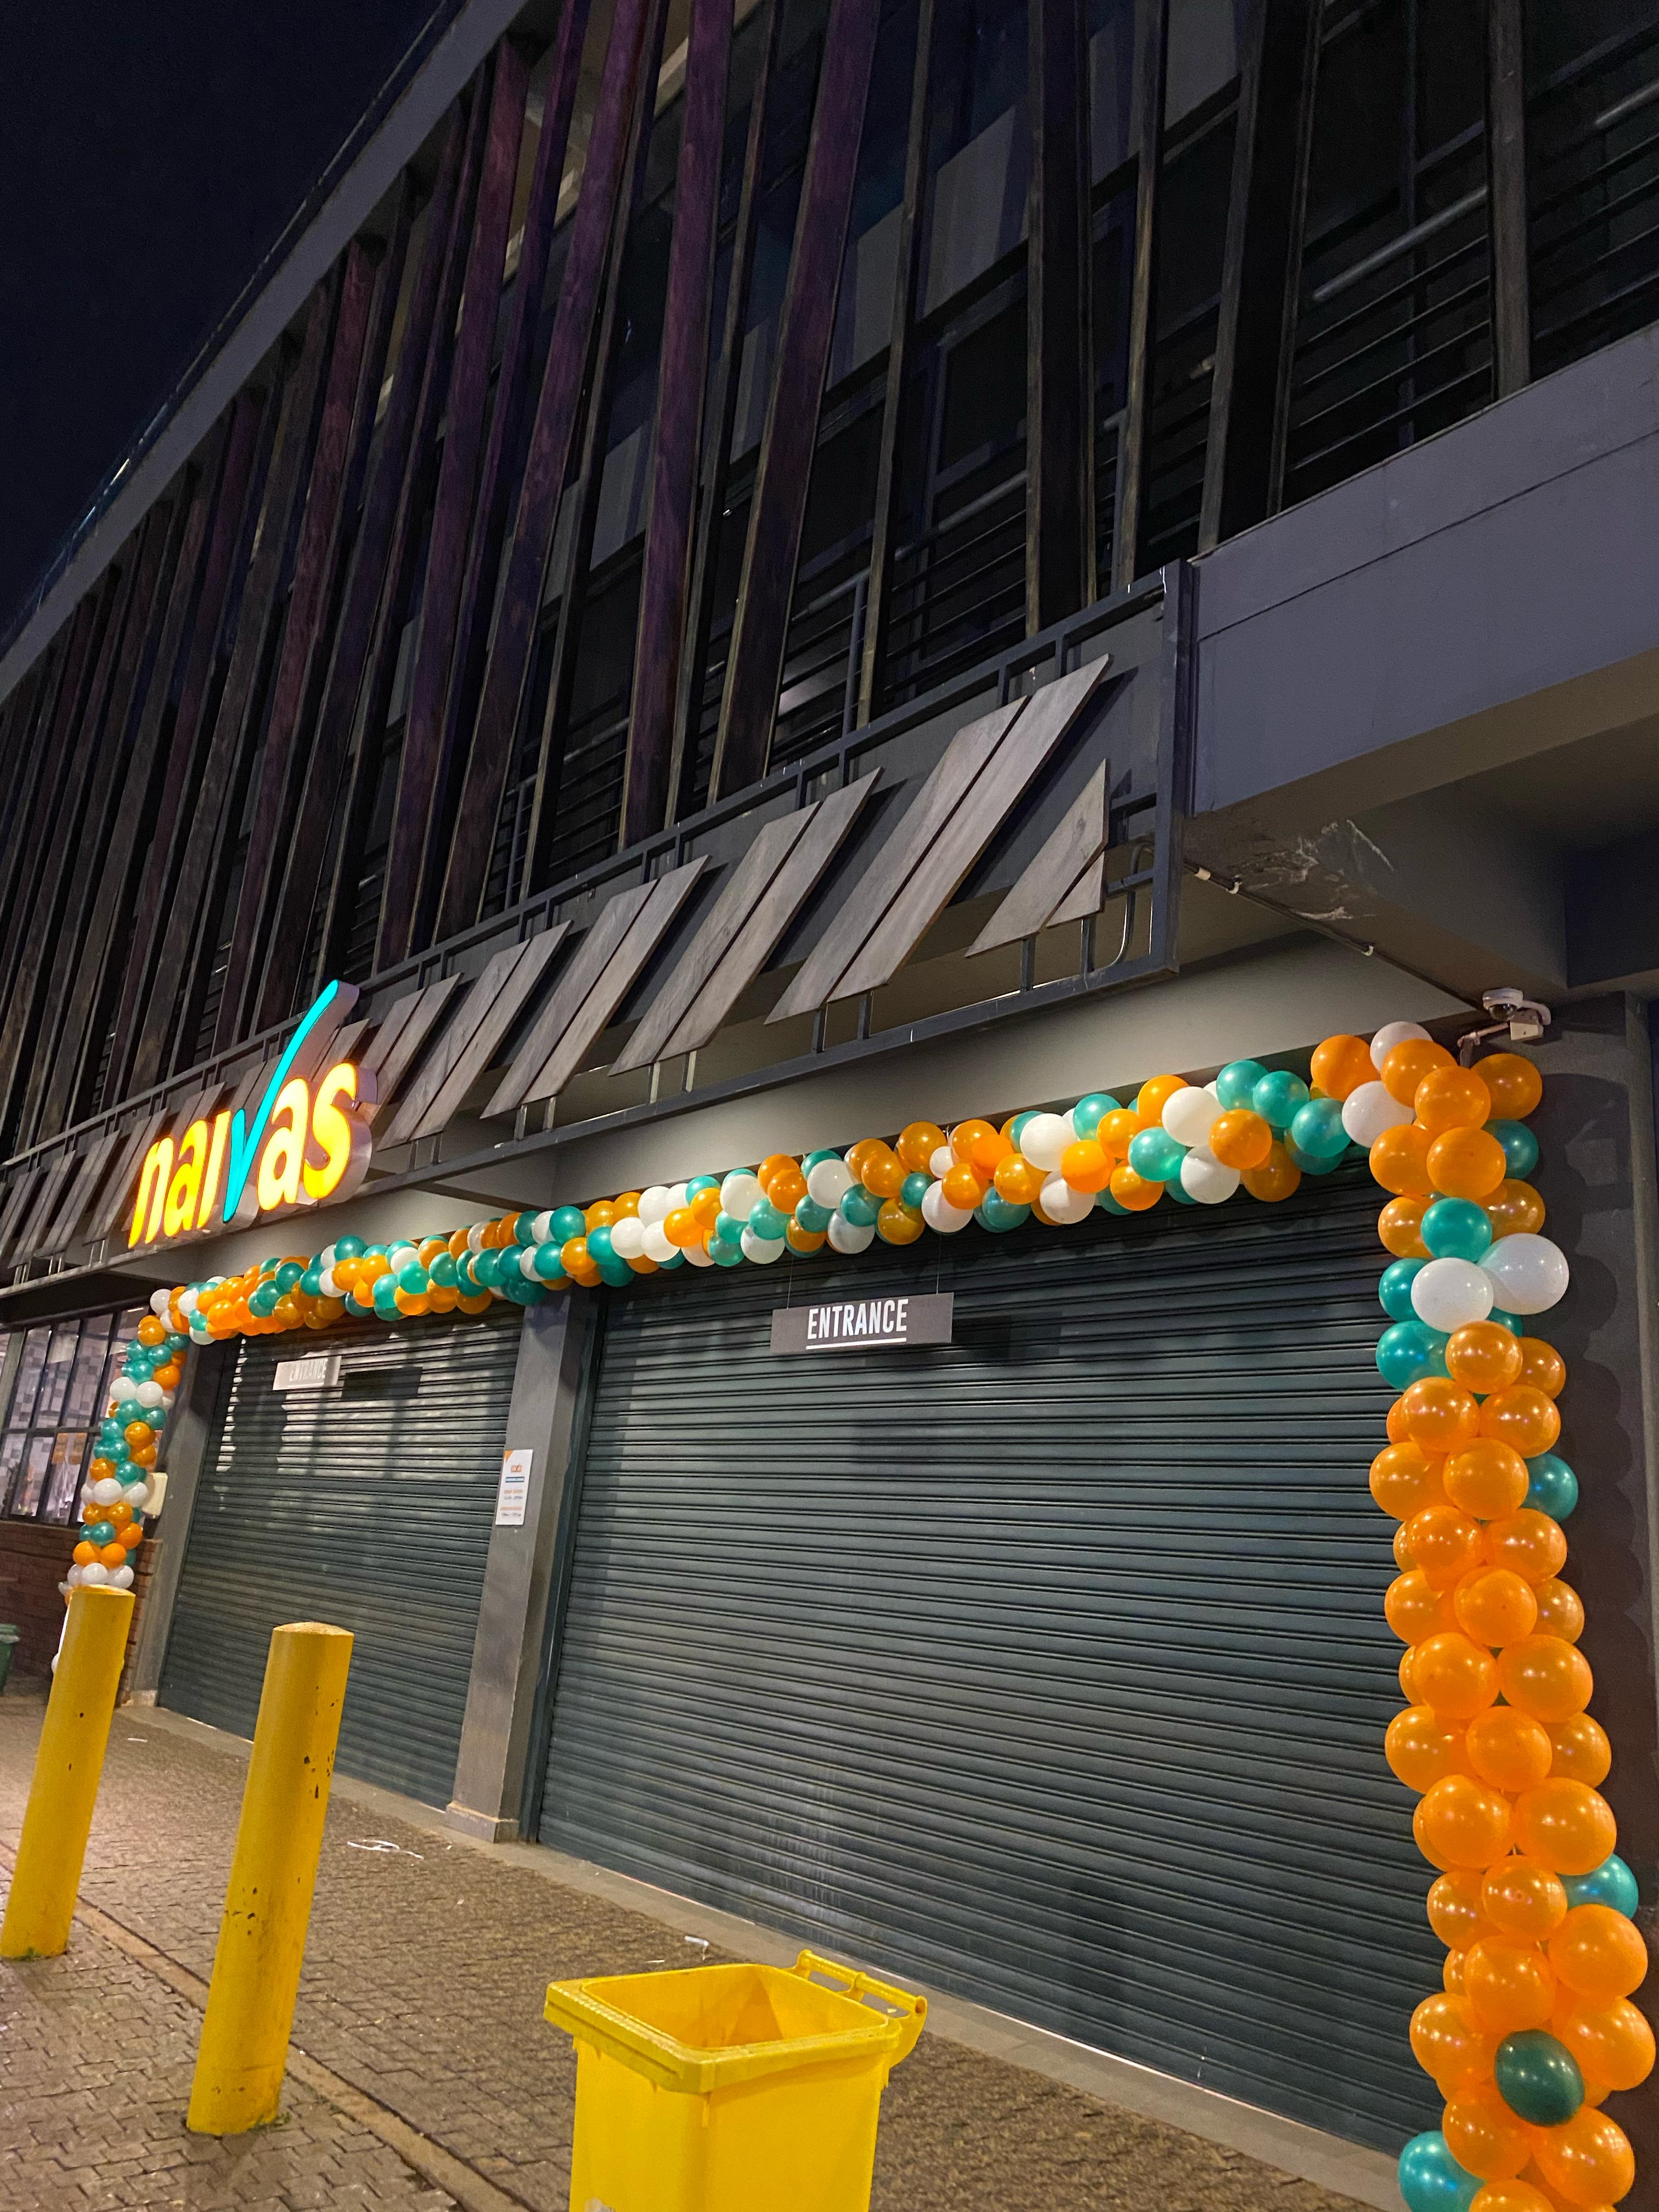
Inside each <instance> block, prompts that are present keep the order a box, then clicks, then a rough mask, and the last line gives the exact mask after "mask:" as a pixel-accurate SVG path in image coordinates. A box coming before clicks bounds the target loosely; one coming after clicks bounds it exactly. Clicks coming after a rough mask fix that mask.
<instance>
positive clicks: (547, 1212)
mask: <svg viewBox="0 0 1659 2212" xmlns="http://www.w3.org/2000/svg"><path fill="white" fill-rule="evenodd" d="M530 1226H531V1228H532V1231H534V1233H535V1237H536V1242H537V1243H538V1244H550V1243H552V1241H553V1209H552V1207H551V1206H545V1207H544V1208H543V1210H542V1212H539V1213H538V1215H537V1216H536V1218H535V1219H534V1220H533V1221H532V1223H531V1225H530Z"/></svg>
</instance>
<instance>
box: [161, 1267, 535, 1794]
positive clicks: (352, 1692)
mask: <svg viewBox="0 0 1659 2212" xmlns="http://www.w3.org/2000/svg"><path fill="white" fill-rule="evenodd" d="M518 1322H519V1315H518V1312H517V1310H516V1309H515V1310H513V1312H512V1313H510V1314H506V1315H504V1316H502V1317H501V1319H499V1320H497V1319H494V1318H491V1319H488V1320H482V1321H428V1322H406V1323H404V1325H403V1326H402V1327H400V1328H395V1329H392V1328H380V1327H377V1326H376V1325H374V1323H371V1322H365V1323H363V1324H362V1325H361V1326H360V1327H352V1328H337V1329H336V1330H333V1331H331V1333H330V1334H329V1336H328V1337H327V1338H326V1339H325V1340H317V1341H313V1340H312V1339H310V1338H306V1339H304V1340H299V1341H296V1340H295V1338H293V1337H292V1336H282V1337H263V1338H259V1337H256V1338H250V1339H249V1340H246V1342H245V1343H244V1344H243V1345H242V1346H241V1349H240V1354H239V1357H238V1359H237V1365H236V1375H235V1380H234V1383H233V1384H232V1387H231V1392H230V1401H229V1406H228V1411H227V1413H226V1415H225V1420H224V1425H223V1428H222V1435H221V1441H220V1445H219V1449H218V1454H217V1458H216V1462H215V1464H214V1466H213V1468H212V1471H211V1473H210V1474H208V1475H206V1476H205V1477H204V1480H203V1482H202V1486H201V1488H200V1491H199V1492H198V1494H197V1500H196V1510H195V1512H194V1514H193V1515H192V1516H191V1525H190V1540H189V1546H188V1549H187V1550H186V1553H185V1565H184V1571H183V1574H182V1576H181V1577H180V1580H179V1596H178V1602H177V1605H176V1607H175V1609H174V1612H173V1627H172V1632H171V1635H170V1637H169V1640H168V1644H167V1660H166V1663H165V1665H164V1667H163V1669H162V1674H161V1703H162V1704H163V1705H170V1706H172V1707H173V1709H174V1710H175V1711H179V1712H183V1713H190V1714H192V1715H193V1716H194V1717H196V1718H197V1720H202V1721H207V1722H210V1723H212V1725H213V1726H214V1727H216V1728H225V1729H234V1730H235V1731H236V1733H237V1734H238V1735H252V1732H253V1723H254V1720H255V1717H256V1716H257V1714H258V1709H259V1688H260V1684H261V1682H262V1680H263V1679H264V1665H265V1654H266V1650H267V1648H268V1646H269V1644H270V1632H271V1630H272V1629H273V1628H274V1627H276V1626H277V1625H278V1624H279V1623H281V1622H283V1621H289V1620H326V1621H330V1622H332V1623H333V1624H335V1625H336V1626H338V1627H341V1628H349V1629H350V1630H351V1631H352V1632H353V1634H354V1635H355V1636H356V1646H355V1648H354V1650H353V1652H352V1656H351V1673H350V1677H349V1682H348V1685H347V1688H346V1699H345V1711H344V1714H343V1719H342V1722H341V1727H340V1748H339V1756H338V1764H339V1767H340V1771H342V1773H345V1774H355V1775H358V1776H360V1777H361V1778H362V1779H363V1780H365V1781H368V1782H379V1783H382V1784H385V1785H386V1787H387V1788H389V1789H392V1790H404V1791H406V1792H408V1793H409V1795H410V1796H415V1797H420V1798H423V1799H425V1800H426V1801H427V1802H428V1803H431V1804H436V1805H442V1804H447V1802H448V1801H449V1797H450V1794H451V1789H452V1785H453V1781H454V1776H455V1755H456V1752H457V1749H458V1747H459V1743H460V1737H461V1721H462V1717H463V1716H464V1714H465V1710H466V1688H467V1680H468V1676H469V1675H470V1674H471V1666H472V1643H473V1637H474V1634H475V1632H476V1630H477V1620H478V1601H479V1598H480V1595H481V1594H482V1592H483V1574H484V1558H485V1554H486V1553H487V1552H488V1550H489V1532H490V1528H491V1525H492V1522H493V1520H494V1510H495V1488H496V1484H497V1482H498V1481H499V1480H500V1476H501V1449H502V1445H503V1443H504V1442H505V1439H506V1435H507V1403H508V1400H509V1398H510V1396H511V1395H512V1389H513V1366H514V1364H515V1361H516V1358H517V1353H518V1343H519V1328H518ZM322 1350H327V1351H335V1350H338V1351H339V1352H341V1354H342V1362H341V1373H340V1380H339V1381H338V1383H335V1384H333V1385H331V1387H330V1388H329V1389H323V1390H289V1391H279V1390H277V1389H276V1388H275V1387H274V1377H275V1371H276V1363H277V1361H278V1360H279V1359H283V1358H294V1357H295V1354H296V1352H310V1351H322ZM164 1525H165V1524H164Z"/></svg>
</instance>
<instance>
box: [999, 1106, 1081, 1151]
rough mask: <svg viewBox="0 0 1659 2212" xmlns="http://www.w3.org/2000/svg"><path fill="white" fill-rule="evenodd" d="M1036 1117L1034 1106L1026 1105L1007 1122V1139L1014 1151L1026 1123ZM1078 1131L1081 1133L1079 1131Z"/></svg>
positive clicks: (1017, 1148) (1017, 1146)
mask: <svg viewBox="0 0 1659 2212" xmlns="http://www.w3.org/2000/svg"><path fill="white" fill-rule="evenodd" d="M1032 1121H1036V1107H1035V1106H1028V1107H1027V1108H1026V1109H1025V1111H1024V1113H1023V1114H1016V1115H1015V1116H1014V1118H1013V1120H1012V1121H1011V1122H1010V1123H1009V1124H1008V1141H1009V1143H1010V1144H1011V1145H1012V1146H1013V1147H1014V1150H1015V1151H1016V1152H1018V1150H1019V1140H1020V1137H1021V1135H1022V1134H1023V1133H1024V1130H1025V1128H1026V1126H1027V1124H1028V1123H1030V1122H1032ZM1079 1134H1081V1132H1079Z"/></svg>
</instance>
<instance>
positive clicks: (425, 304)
mask: <svg viewBox="0 0 1659 2212" xmlns="http://www.w3.org/2000/svg"><path fill="white" fill-rule="evenodd" d="M465 137H466V119H465V115H464V114H463V113H462V112H461V110H460V109H459V107H458V108H456V109H455V110H454V111H453V112H452V114H451V116H450V120H449V128H448V130H447V132H446V134H445V139H444V147H443V152H442V155H441V161H440V165H439V170H438V180H437V183H436V184H435V186H434V188H433V193H432V198H431V200H430V202H429V203H428V209H427V234H426V240H425V242H424V244H423V246H422V251H421V263H420V267H419V269H418V270H417V271H416V277H415V283H414V284H413V286H412V288H411V290H410V300H409V313H408V317H407V319H406V321H405V323H404V334H403V344H402V347H401V349H399V352H398V365H397V368H395V369H394V370H393V372H392V391H391V394H390V396H389V398H387V400H386V415H385V418H384V420H383V421H382V422H381V423H380V435H379V438H378V441H377V443H376V447H375V452H374V461H373V465H372V466H371V468H370V471H369V477H368V493H367V495H366V497H365V499H364V501H363V512H362V520H361V521H360V522H359V524H358V526H357V535H356V544H354V545H353V547H352V552H351V565H350V569H349V574H348V575H347V578H346V585H345V596H344V599H343V604H342V605H341V609H340V618H339V622H338V623H337V626H336V629H335V635H334V645H333V653H332V656H331V659H330V662H329V666H328V675H327V678H326V680H325V684H324V685H323V689H322V697H321V701H320V703H319V707H318V710H317V714H316V720H315V731H316V735H315V738H314V740H313V745H312V749H311V769H310V773H309V775H307V778H306V781H305V787H304V791H303V793H302V794H301V800H300V805H299V809H298V812H297V815H296V817H295V826H294V832H293V835H292V836H291V838H290V839H289V849H288V854H287V867H286V870H285V872H284V875H283V886H282V890H281V892H280V893H279V895H278V896H277V898H276V902H275V911H274V913H273V915H272V917H271V924H270V931H269V933H268V938H267V945H266V957H265V972H264V981H263V984H262V986H261V990H260V999H259V1015H258V1021H257V1023H256V1024H255V1027H256V1028H258V1029H263V1028H264V1027H265V1026H266V1025H267V1024H269V1023H272V1022H277V1021H281V1020H282V1019H283V1018H284V1017H285V1016H286V1015H287V1014H288V1013H289V1012H290V1011H291V1007H292V1001H293V998H294V990H295V984H296V983H297V982H298V981H299V976H300V968H301V962H302V961H303V959H304V957H305V951H306V943H307V937H308V935H309V933H310V928H311V917H312V910H313V908H314V907H315V905H316V902H317V893H318V888H319V884H320V883H321V880H322V872H323V864H324V861H325V858H326V856H327V852H328V842H329V829H330V827H331V823H332V822H333V819H334V809H335V805H336V803H337V800H338V798H339V795H340V786H341V781H342V779H343V775H344V773H345V768H346V763H347V760H348V757H349V753H350V749H351V737H352V732H353V730H354V728H355V727H356V722H357V704H358V701H359V699H360V698H361V696H362V689H363V677H364V672H365V671H366V669H367V667H368V659H369V649H370V647H371V646H372V644H373V642H374V630H375V615H376V611H377V610H378V608H379V606H380V594H381V586H382V585H383V583H384V582H385V580H386V562H387V557H388V555H389V553H390V550H391V546H392V532H393V530H394V528H395V526H396V524H397V520H398V508H399V504H400V501H401V497H402V494H403V489H404V477H405V474H406V473H407V471H408V469H409V467H410V461H411V447H412V439H413V434H414V430H415V421H416V412H417V410H418V409H419V406H420V401H421V394H422V389H423V387H424V385H425V381H426V366H427V356H428V352H429V350H430V349H431V344H432V332H433V325H434V322H435V318H436V314H437V308H438V289H439V285H440V283H441V279H442V275H443V266H444V259H445V255H446V252H447V246H448V243H449V241H448V237H447V232H448V227H449V226H448V221H447V217H448V214H449V210H450V208H451V206H452V205H453V199H454V192H455V186H456V183H457V181H458V179H459V172H460V165H461V153H462V149H463V146H464V144H465ZM366 397H368V395H366ZM368 404H370V405H371V406H373V404H374V399H373V398H372V397H370V398H369V399H368Z"/></svg>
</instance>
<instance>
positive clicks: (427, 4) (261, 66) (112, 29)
mask: <svg viewBox="0 0 1659 2212" xmlns="http://www.w3.org/2000/svg"><path fill="white" fill-rule="evenodd" d="M449 12H452V11H451V9H449V7H448V6H447V5H446V0H282V4H281V5H280V6H274V7H273V6H258V5H255V6H231V7H227V6H226V5H225V4H224V0H213V4H210V0H159V4H157V3H156V0H150V4H149V5H143V4H140V0H129V4H127V5H124V6H123V5H116V4H114V0H52V5H50V6H47V7H24V8H16V9H8V10H6V11H5V16H4V21H3V25H0V83H3V84H4V86H5V88H6V117H5V124H4V127H3V130H0V210H3V216H0V333H3V337H0V627H3V625H4V624H5V623H7V622H8V621H9V617H10V616H11V614H12V612H13V611H14V610H15V607H16V605H17V604H18V602H19V600H20V599H21V598H22V596H23V595H24V593H25V592H27V591H28V589H29V588H30V586H32V585H33V581H34V580H35V579H36V577H37V576H38V575H39V574H40V571H41V569H42V568H44V566H45V565H46V562H47V561H48V560H50V558H51V557H52V554H53V552H54V551H55V550H56V549H57V547H58V544H59V543H60V542H61V540H62V539H63V538H64V535H65V533H66V532H68V531H69V530H70V528H71V527H72V526H73V525H74V523H75V522H76V520H77V519H78V518H79V516H80V515H81V514H82V513H83V512H84V511H85V508H86V507H87V505H88V502H89V501H90V500H91V497H92V495H93V494H94V491H95V490H96V489H97V487H98V485H99V483H100V482H101V481H102V479H103V477H105V476H106V473H107V472H108V471H109V470H110V469H112V467H113V466H114V465H116V463H117V462H118V460H119V459H121V457H122V455H123V454H124V453H125V451H126V450H127V447H128V446H129V445H130V443H131V440H132V439H133V437H134V436H135V435H137V432H138V431H139V430H140V429H141V428H143V425H144V424H145V423H146V422H149V419H150V417H151V416H153V415H154V414H155V411H156V410H157V409H158V408H159V407H160V406H161V404H162V402H163V401H164V400H165V398H167V394H168V392H170V391H171V390H172V388H173V385H174V383H175V382H176V381H177V380H178V378H179V375H180V374H182V373H183V371H184V370H185V368H186V367H187V365H188V364H189V362H190V361H191V358H192V356H194V354H195V353H196V351H197V348H198V347H199V345H200V344H201V343H202V342H203V340H204V338H205V337H206V336H207V335H208V333H209V332H210V331H211V330H212V328H213V327H214V325H215V324H216V322H217V320H218V319H219V317H220V316H221V315H222V313H224V312H225V310H226V309H227V308H228V307H229V306H230V304H231V303H232V301H234V299H235V298H236V296H237V295H238V293H239V292H240V289H241V288H242V285H243V284H244V283H245V282H246V279H247V277H248V276H249V275H250V274H251V272H252V270H253V269H254V267H255V266H256V264H258V260H259V258H260V256H261V255H262V253H264V251H265V250H266V248H267V247H268V246H270V244H271V243H272V241H273V240H275V239H276V237H277V236H278V234H280V233H281V231H282V229H283V225H284V224H285V222H287V221H288V219H289V216H291V215H292V214H293V213H294V211H295V208H296V207H298V205H299V204H301V201H302V200H303V199H304V198H305V196H306V194H307V191H308V190H309V188H310V187H311V185H312V184H313V182H314V181H315V179H316V178H317V176H318V175H319V172H320V171H321V170H322V168H323V167H325V164H326V163H327V162H328V161H330V159H331V157H332V155H334V153H335V152H336V151H337V149H338V148H339V146H340V144H341V143H342V142H343V140H344V139H345V138H346V137H347V136H348V135H349V132H350V131H351V129H352V126H353V125H354V124H355V123H356V119H357V118H358V117H359V115H360V114H361V113H362V110H363V108H364V107H365V106H367V104H368V101H369V100H371V99H372V98H373V96H374V94H375V92H376V91H377V90H378V89H379V88H380V85H381V84H382V83H383V82H385V81H386V77H387V76H389V75H390V74H391V73H392V70H394V69H395V67H396V65H397V63H398V58H399V57H400V56H401V55H402V54H403V53H404V52H405V51H406V49H407V48H408V47H409V46H410V43H411V42H412V41H413V40H414V39H415V38H416V34H417V33H418V32H419V31H420V28H421V27H422V24H423V23H425V22H426V21H428V20H429V19H430V18H431V17H432V16H433V15H435V14H440V13H442V14H447V13H449Z"/></svg>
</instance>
